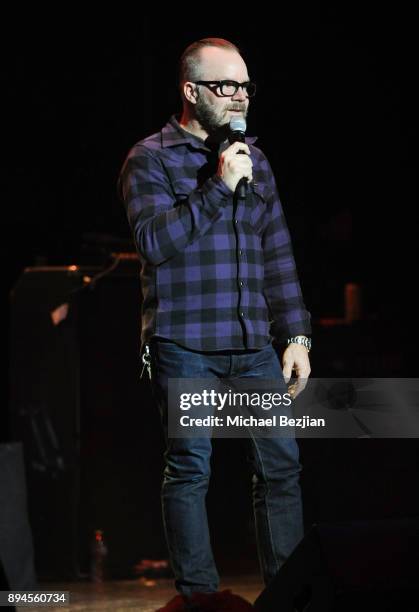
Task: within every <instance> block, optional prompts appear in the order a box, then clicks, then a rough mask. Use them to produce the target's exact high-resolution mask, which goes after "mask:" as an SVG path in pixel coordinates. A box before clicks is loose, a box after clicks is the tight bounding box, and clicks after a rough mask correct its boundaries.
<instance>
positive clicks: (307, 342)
mask: <svg viewBox="0 0 419 612" xmlns="http://www.w3.org/2000/svg"><path fill="white" fill-rule="evenodd" d="M291 343H294V344H302V345H303V346H305V347H306V349H307V351H310V349H311V338H307V336H293V337H292V338H288V340H287V344H291Z"/></svg>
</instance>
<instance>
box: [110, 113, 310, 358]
mask: <svg viewBox="0 0 419 612" xmlns="http://www.w3.org/2000/svg"><path fill="white" fill-rule="evenodd" d="M255 140H256V139H255V138H246V142H247V144H248V145H249V147H250V151H251V158H252V161H253V179H254V180H253V182H252V183H251V184H250V185H249V189H248V195H247V198H246V200H238V199H236V198H235V197H233V193H232V192H231V190H230V189H229V188H228V187H227V185H225V183H224V182H223V181H222V180H221V179H220V178H219V177H217V176H216V175H215V173H216V170H217V165H218V157H219V150H218V147H217V148H216V149H211V148H210V147H209V146H206V143H205V142H204V141H203V140H202V139H200V138H197V137H196V136H193V135H192V134H190V133H189V132H186V131H185V130H183V129H182V128H181V127H180V125H179V123H178V121H177V120H176V118H175V117H172V118H171V119H170V121H169V122H168V123H167V125H166V126H165V127H164V128H163V129H162V130H161V132H158V133H156V134H153V135H152V136H149V137H148V138H146V139H145V140H142V141H140V142H138V143H137V144H136V145H135V146H134V147H133V148H132V149H131V151H130V152H129V154H128V157H127V159H126V161H125V164H124V166H123V168H122V170H121V175H120V178H119V189H120V193H121V196H122V198H123V201H124V203H125V206H126V210H127V215H128V220H129V223H130V226H131V229H132V232H133V236H134V241H135V245H136V249H137V252H138V255H139V258H140V261H141V283H142V292H143V304H142V333H141V341H142V347H144V344H145V343H146V342H148V341H149V340H150V338H151V337H152V336H154V335H155V336H160V337H164V338H168V339H170V340H172V341H174V342H176V343H178V344H180V345H182V346H185V347H187V348H190V349H194V350H199V351H217V350H227V349H231V350H241V349H247V348H254V349H258V348H263V347H264V346H265V345H266V344H268V343H269V342H270V341H271V340H272V337H274V338H276V339H277V340H278V341H283V340H285V339H286V338H287V337H290V336H294V335H297V334H306V335H307V334H309V333H310V332H311V328H310V314H309V313H308V312H307V310H306V309H305V306H304V303H303V300H302V296H301V289H300V285H299V282H298V277H297V272H296V267H295V261H294V257H293V254H292V248H291V242H290V237H289V233H288V229H287V226H286V222H285V218H284V213H283V211H282V206H281V203H280V201H279V197H278V192H277V189H276V184H275V179H274V176H273V173H272V170H271V167H270V165H269V162H268V160H267V159H266V157H265V155H264V154H263V153H262V151H261V150H260V149H258V148H257V147H255V146H253V144H252V143H253V142H254V141H255Z"/></svg>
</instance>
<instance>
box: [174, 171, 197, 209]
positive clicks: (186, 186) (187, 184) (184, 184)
mask: <svg viewBox="0 0 419 612" xmlns="http://www.w3.org/2000/svg"><path fill="white" fill-rule="evenodd" d="M171 187H172V191H173V196H174V198H175V200H176V203H175V206H176V205H177V204H179V203H180V202H182V201H183V200H186V199H187V198H188V197H189V194H190V193H191V191H193V190H194V189H196V187H197V185H196V180H194V179H187V178H181V179H177V180H174V181H172V184H171Z"/></svg>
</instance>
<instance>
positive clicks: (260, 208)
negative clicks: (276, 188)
mask: <svg viewBox="0 0 419 612" xmlns="http://www.w3.org/2000/svg"><path fill="white" fill-rule="evenodd" d="M270 194H271V192H270V189H269V187H268V186H266V185H264V184H261V183H251V184H250V186H249V194H248V198H250V202H249V201H247V203H246V210H245V217H244V220H245V221H246V222H247V223H249V224H250V225H251V226H252V227H253V230H254V231H255V232H256V233H257V234H260V233H261V232H262V229H263V226H264V223H265V220H266V211H267V203H268V199H269V196H270Z"/></svg>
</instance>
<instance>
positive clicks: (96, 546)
mask: <svg viewBox="0 0 419 612" xmlns="http://www.w3.org/2000/svg"><path fill="white" fill-rule="evenodd" d="M107 556H108V548H107V546H106V543H105V540H104V537H103V531H102V530H101V529H96V530H95V532H94V538H93V542H92V548H91V560H90V561H91V563H90V579H91V580H92V582H103V581H104V580H106V569H107V567H106V561H107Z"/></svg>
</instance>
